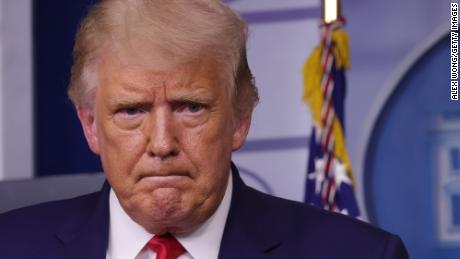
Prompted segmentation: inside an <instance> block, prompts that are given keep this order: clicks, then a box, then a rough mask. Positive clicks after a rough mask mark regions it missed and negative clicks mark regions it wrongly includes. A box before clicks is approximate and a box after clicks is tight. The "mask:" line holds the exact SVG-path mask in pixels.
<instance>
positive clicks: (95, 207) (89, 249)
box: [37, 181, 110, 259]
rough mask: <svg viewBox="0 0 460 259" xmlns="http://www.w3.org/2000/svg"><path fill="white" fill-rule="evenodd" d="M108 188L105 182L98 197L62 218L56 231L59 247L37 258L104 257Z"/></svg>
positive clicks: (107, 226) (106, 237) (107, 228)
mask: <svg viewBox="0 0 460 259" xmlns="http://www.w3.org/2000/svg"><path fill="white" fill-rule="evenodd" d="M109 191H110V186H109V184H108V182H107V181H106V182H105V183H104V186H103V187H102V190H101V191H100V192H99V195H98V196H96V197H95V198H94V199H93V200H92V201H90V202H88V203H87V204H83V205H82V207H81V208H78V207H77V208H75V214H74V217H71V218H70V219H69V220H66V221H65V223H64V224H63V225H62V227H61V228H60V230H59V231H58V232H57V233H56V238H57V239H58V240H59V243H60V246H59V247H58V248H56V249H55V250H52V251H48V252H46V253H43V254H40V255H39V256H38V257H37V258H38V259H62V258H69V259H73V258H75V259H77V258H78V259H81V258H91V259H99V258H100V259H103V258H105V257H106V249H107V245H108V233H109V208H108V206H109V205H108V204H109ZM83 206H84V207H83Z"/></svg>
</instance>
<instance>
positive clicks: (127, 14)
mask: <svg viewBox="0 0 460 259" xmlns="http://www.w3.org/2000/svg"><path fill="white" fill-rule="evenodd" d="M139 39H140V40H143V41H146V42H148V44H149V45H150V44H151V46H152V48H151V49H152V50H153V49H155V50H159V51H160V52H161V53H162V54H165V55H168V56H170V57H173V58H174V61H175V62H181V61H187V60H191V59H195V58H199V57H200V56H203V55H206V56H211V57H212V58H213V59H215V60H217V61H218V62H219V63H220V64H222V65H224V67H225V71H224V73H227V74H228V75H226V76H227V77H226V78H229V80H230V81H232V82H230V86H229V90H230V94H231V96H232V102H233V107H234V109H235V112H236V114H237V115H239V116H247V115H250V114H251V112H252V110H253V108H254V107H255V105H256V104H257V102H258V100H259V97H258V93H257V88H256V86H255V84H254V79H253V76H252V73H251V71H250V68H249V65H248V62H247V57H246V42H247V26H246V24H245V22H244V21H243V19H242V18H241V17H240V16H239V15H238V14H237V13H236V12H234V11H233V10H232V9H230V8H229V7H228V6H226V5H225V4H223V3H222V2H221V1H220V0H102V1H101V2H99V3H98V4H96V5H95V6H93V8H92V9H91V10H90V11H89V14H88V15H87V16H86V18H84V20H83V21H82V22H81V24H80V27H79V29H78V31H77V34H76V39H75V46H74V50H73V58H74V63H73V66H72V71H71V79H70V86H69V90H68V95H69V97H70V99H71V100H72V102H73V103H74V105H76V106H87V107H92V105H93V102H94V93H95V90H96V87H97V85H98V78H97V67H98V62H101V59H102V58H101V56H102V54H103V53H105V52H107V50H108V49H111V48H114V47H121V48H124V49H126V48H129V45H130V42H132V41H134V40H139ZM115 45H117V46H115ZM154 54H156V52H155V53H154Z"/></svg>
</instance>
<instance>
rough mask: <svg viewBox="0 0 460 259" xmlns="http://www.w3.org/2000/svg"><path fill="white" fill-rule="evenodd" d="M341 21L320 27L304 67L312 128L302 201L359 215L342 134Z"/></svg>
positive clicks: (344, 65) (344, 54) (344, 46)
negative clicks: (319, 36)
mask: <svg viewBox="0 0 460 259" xmlns="http://www.w3.org/2000/svg"><path fill="white" fill-rule="evenodd" d="M343 24H344V22H343V19H339V20H336V21H334V22H332V23H328V24H322V25H321V42H320V44H319V46H317V47H316V48H315V49H314V50H313V52H312V54H311V55H310V57H309V58H308V60H307V62H306V63H305V66H304V96H303V99H304V100H305V101H306V103H307V104H308V106H309V107H310V111H311V113H312V119H313V124H314V126H313V128H312V133H311V137H310V149H309V152H310V153H309V158H308V168H307V180H306V192H305V202H307V203H311V204H313V205H316V206H318V207H321V208H324V209H326V210H331V211H335V212H340V213H343V214H346V215H350V216H352V217H359V216H360V213H359V209H358V205H357V202H356V198H355V194H354V187H353V176H352V171H351V165H350V159H349V157H348V153H347V149H346V145H345V134H344V128H345V124H344V119H345V118H344V99H345V92H346V86H345V70H346V69H348V67H349V52H348V38H347V35H346V33H345V32H344V31H343V30H341V28H342V26H343Z"/></svg>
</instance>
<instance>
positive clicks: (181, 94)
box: [167, 87, 218, 103]
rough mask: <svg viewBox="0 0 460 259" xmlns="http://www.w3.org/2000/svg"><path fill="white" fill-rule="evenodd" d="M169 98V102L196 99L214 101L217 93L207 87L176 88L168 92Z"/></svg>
mask: <svg viewBox="0 0 460 259" xmlns="http://www.w3.org/2000/svg"><path fill="white" fill-rule="evenodd" d="M168 95H169V96H167V99H168V101H169V102H176V101H184V100H185V101H194V102H202V103H213V102H215V101H216V100H217V98H218V97H217V95H216V94H214V93H213V92H212V91H210V90H209V89H207V88H204V87H198V88H195V89H192V90H190V89H183V90H182V89H180V90H175V91H173V92H172V93H170V94H168Z"/></svg>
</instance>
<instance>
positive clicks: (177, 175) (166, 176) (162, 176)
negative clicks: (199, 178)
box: [138, 171, 191, 185]
mask: <svg viewBox="0 0 460 259" xmlns="http://www.w3.org/2000/svg"><path fill="white" fill-rule="evenodd" d="M190 178H191V177H190V174H188V173H187V172H185V171H178V172H161V173H158V172H150V173H145V174H141V175H140V176H139V179H138V181H140V182H150V183H155V184H160V185H163V184H171V183H178V182H181V181H185V180H187V179H190Z"/></svg>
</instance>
